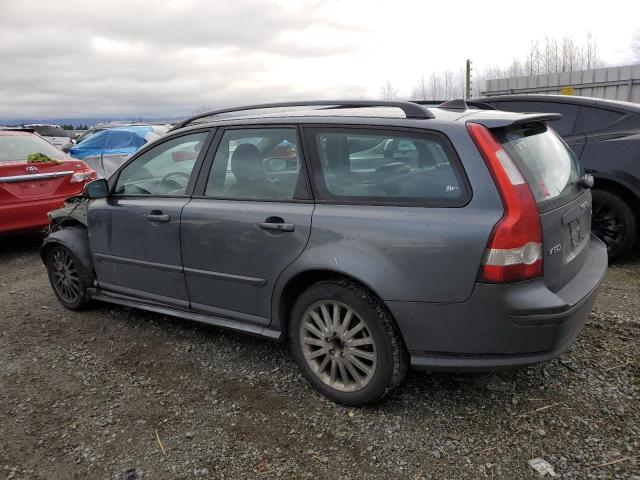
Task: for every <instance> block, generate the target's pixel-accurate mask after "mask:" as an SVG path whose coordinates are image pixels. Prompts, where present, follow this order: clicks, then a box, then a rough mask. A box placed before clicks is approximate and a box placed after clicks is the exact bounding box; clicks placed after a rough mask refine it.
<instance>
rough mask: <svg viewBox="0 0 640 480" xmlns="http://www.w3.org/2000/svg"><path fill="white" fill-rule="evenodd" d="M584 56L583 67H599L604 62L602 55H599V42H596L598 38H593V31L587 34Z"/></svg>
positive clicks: (583, 49) (583, 50) (583, 48)
mask: <svg viewBox="0 0 640 480" xmlns="http://www.w3.org/2000/svg"><path fill="white" fill-rule="evenodd" d="M582 58H583V65H582V68H585V69H587V70H589V69H592V68H598V67H599V66H600V65H601V64H602V62H601V61H600V57H599V56H598V43H597V42H596V39H595V38H593V35H592V34H591V32H589V33H588V34H587V43H586V44H584V45H583V47H582Z"/></svg>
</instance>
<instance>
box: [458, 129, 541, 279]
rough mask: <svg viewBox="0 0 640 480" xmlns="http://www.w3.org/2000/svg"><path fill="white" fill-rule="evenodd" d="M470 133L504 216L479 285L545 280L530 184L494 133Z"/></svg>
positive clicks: (492, 237) (538, 227)
mask: <svg viewBox="0 0 640 480" xmlns="http://www.w3.org/2000/svg"><path fill="white" fill-rule="evenodd" d="M467 130H468V131H469V134H470V135H471V138H472V139H473V141H474V142H475V144H476V146H477V147H478V150H480V154H481V155H482V157H483V158H484V161H485V163H486V164H487V168H488V169H489V172H491V176H492V177H493V181H494V182H495V184H496V187H497V188H498V192H499V193H500V198H501V199H502V204H503V206H504V214H503V215H502V218H501V219H500V220H499V221H498V223H497V224H496V225H495V227H493V231H492V232H491V237H490V239H489V244H488V245H487V250H486V252H485V255H484V258H483V260H482V268H481V270H480V275H479V281H481V282H490V283H504V282H516V281H521V280H528V279H531V278H536V277H540V276H542V225H541V224H540V214H539V213H538V207H537V205H536V201H535V199H534V198H533V193H532V192H531V188H529V184H528V183H527V181H526V180H525V178H524V177H523V175H522V173H521V172H520V170H519V169H518V166H517V165H516V164H515V162H514V161H513V159H512V158H511V157H510V156H509V154H508V153H507V152H506V151H505V150H504V149H503V148H502V145H500V143H499V142H498V141H497V140H496V139H495V137H494V136H493V135H492V134H491V132H490V131H489V130H488V129H487V128H486V127H485V126H484V125H480V124H477V123H468V124H467Z"/></svg>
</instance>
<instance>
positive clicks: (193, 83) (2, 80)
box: [0, 0, 640, 119]
mask: <svg viewBox="0 0 640 480" xmlns="http://www.w3.org/2000/svg"><path fill="white" fill-rule="evenodd" d="M541 2H542V4H540V5H536V7H535V8H530V7H518V6H516V7H514V6H513V4H512V3H506V2H505V3H503V4H502V5H503V7H502V8H501V7H500V6H499V5H500V2H498V3H497V4H496V6H495V7H492V18H491V22H488V21H479V20H478V19H477V18H475V17H474V16H473V15H460V12H465V11H466V12H471V13H472V12H473V11H474V9H476V8H477V2H470V1H468V2H467V1H463V0H458V1H456V2H446V3H443V2H424V1H422V0H290V1H287V0H226V1H223V0H218V1H207V0H172V1H169V0H167V1H162V0H144V1H143V0H110V1H108V2H107V1H104V0H82V1H81V0H59V1H50V0H2V7H1V11H0V99H1V101H0V119H3V118H5V119H6V118H26V117H29V118H42V119H46V118H51V117H73V116H81V117H91V116H96V117H99V116H107V115H109V116H111V115H115V116H120V115H121V116H150V115H154V116H156V115H157V116H165V115H171V116H173V115H185V114H189V113H191V112H193V111H194V110H196V109H198V108H199V107H201V106H203V105H209V106H213V107H215V106H228V105H233V104H248V103H254V102H266V101H271V100H274V101H275V100H282V99H301V98H336V97H349V98H363V97H373V96H376V95H378V90H379V87H380V85H381V84H382V83H384V82H385V81H386V80H390V81H391V82H392V83H393V84H394V86H395V87H396V88H397V89H398V90H399V91H400V92H401V95H408V94H409V92H411V90H412V88H413V86H414V85H415V83H416V81H417V80H418V79H419V78H420V76H421V75H425V76H428V74H429V73H430V72H432V71H441V70H444V69H451V70H452V71H454V72H459V71H460V70H461V69H462V67H463V65H464V61H465V59H466V58H472V59H473V60H474V66H475V67H480V66H482V65H483V64H502V65H505V64H508V63H510V61H511V60H512V58H513V57H514V56H518V55H522V53H523V52H524V51H526V49H527V48H528V45H529V42H530V41H531V40H532V39H536V38H544V36H545V35H550V36H562V35H576V36H577V37H580V36H582V35H584V34H585V32H586V31H587V30H589V29H591V30H593V33H594V36H595V38H596V39H597V40H598V42H599V44H600V48H601V56H603V57H604V58H605V59H607V58H608V57H611V58H613V57H615V52H616V49H618V51H620V49H621V48H622V47H625V46H626V43H625V42H627V40H622V39H623V38H624V39H627V38H628V37H629V35H630V32H632V31H633V30H634V28H635V23H634V22H635V21H636V20H635V19H637V17H638V15H639V14H640V6H638V5H635V3H637V2H635V3H634V5H635V6H633V7H629V8H628V9H627V10H629V12H627V13H629V14H628V15H625V16H620V15H617V14H616V12H615V11H614V10H615V9H612V10H611V11H609V10H604V11H602V12H600V13H599V14H598V21H597V22H594V17H593V14H592V13H589V12H592V11H594V10H593V9H590V8H588V6H584V8H581V9H579V10H578V11H576V12H572V16H571V19H570V21H569V20H568V19H567V17H566V16H549V15H548V13H547V12H548V9H549V8H551V6H552V5H553V3H552V2H551V1H550V0H549V1H546V3H545V0H541ZM587 3H589V2H588V1H587ZM581 5H582V4H581ZM507 6H508V8H506V7H507ZM631 10H635V12H632V11H631ZM525 15H526V18H527V21H526V22H522V21H515V20H514V19H516V18H520V19H521V18H524V16H525ZM494 26H499V28H494ZM621 42H623V43H624V44H621ZM618 56H620V55H618Z"/></svg>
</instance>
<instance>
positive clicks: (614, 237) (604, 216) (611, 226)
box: [591, 201, 627, 252]
mask: <svg viewBox="0 0 640 480" xmlns="http://www.w3.org/2000/svg"><path fill="white" fill-rule="evenodd" d="M592 218H593V219H592V226H591V229H592V230H593V233H595V234H596V236H597V237H598V238H600V240H602V241H603V242H604V243H606V244H607V249H608V250H609V251H610V252H611V251H615V250H616V249H617V248H618V247H620V245H621V244H622V242H624V239H625V235H626V233H627V226H626V221H625V217H624V214H623V212H622V211H620V210H619V209H618V208H616V207H615V205H612V204H610V203H607V202H602V203H596V202H595V201H594V206H593V217H592Z"/></svg>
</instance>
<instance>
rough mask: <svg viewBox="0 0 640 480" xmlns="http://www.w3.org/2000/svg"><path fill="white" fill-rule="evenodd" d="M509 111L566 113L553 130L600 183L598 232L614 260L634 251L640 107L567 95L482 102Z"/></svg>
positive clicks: (639, 205) (639, 195)
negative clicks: (632, 249)
mask: <svg viewBox="0 0 640 480" xmlns="http://www.w3.org/2000/svg"><path fill="white" fill-rule="evenodd" d="M478 100H479V101H481V102H484V103H487V104H489V105H491V106H493V107H495V108H496V109H498V110H506V111H509V112H543V113H550V112H555V113H561V114H562V118H561V119H560V120H557V121H555V122H553V123H552V127H553V128H554V129H555V130H556V132H558V133H559V134H560V135H561V136H562V137H563V138H564V140H565V141H566V142H567V144H569V146H570V147H571V148H572V149H573V151H574V152H575V154H576V156H577V157H578V158H579V159H580V163H581V164H582V165H583V166H584V168H585V170H586V171H587V172H589V173H591V174H592V175H593V176H594V177H595V179H596V182H595V188H594V189H593V191H592V193H593V222H592V228H593V232H594V233H595V234H596V235H597V236H598V237H600V238H601V239H602V240H604V242H605V243H606V244H607V249H608V251H609V258H611V259H613V258H615V257H618V256H619V255H620V254H622V253H624V252H625V251H627V250H629V249H630V248H631V247H632V246H633V244H634V243H635V241H636V239H637V238H638V234H639V232H638V222H639V221H640V105H638V104H635V103H629V102H619V101H615V100H601V99H597V98H589V97H570V96H562V95H500V96H496V97H488V98H482V99H478Z"/></svg>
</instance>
